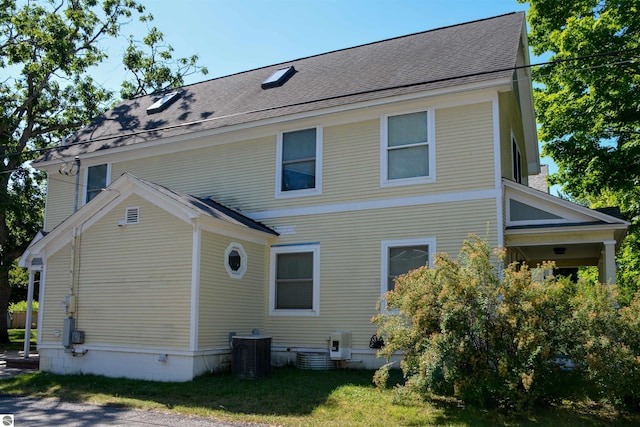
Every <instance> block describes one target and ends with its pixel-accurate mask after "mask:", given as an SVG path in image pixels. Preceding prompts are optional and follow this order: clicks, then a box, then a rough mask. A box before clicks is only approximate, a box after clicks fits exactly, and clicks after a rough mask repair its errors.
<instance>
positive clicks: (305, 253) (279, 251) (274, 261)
mask: <svg viewBox="0 0 640 427" xmlns="http://www.w3.org/2000/svg"><path fill="white" fill-rule="evenodd" d="M319 269H320V247H319V246H318V245H315V244H314V245H300V246H283V247H273V248H271V280H270V301H269V305H270V312H271V314H274V315H318V312H319V307H318V305H319V300H320V298H319V291H320V289H319Z"/></svg>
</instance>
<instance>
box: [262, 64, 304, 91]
mask: <svg viewBox="0 0 640 427" xmlns="http://www.w3.org/2000/svg"><path fill="white" fill-rule="evenodd" d="M295 72H296V69H295V68H293V66H290V67H287V68H280V69H279V70H276V71H275V72H274V73H273V74H271V75H270V76H269V78H268V79H267V80H265V81H263V82H262V84H261V85H260V86H261V87H262V89H269V88H272V87H278V86H282V85H283V84H285V83H286V81H287V80H289V78H291V76H293V74H294V73H295Z"/></svg>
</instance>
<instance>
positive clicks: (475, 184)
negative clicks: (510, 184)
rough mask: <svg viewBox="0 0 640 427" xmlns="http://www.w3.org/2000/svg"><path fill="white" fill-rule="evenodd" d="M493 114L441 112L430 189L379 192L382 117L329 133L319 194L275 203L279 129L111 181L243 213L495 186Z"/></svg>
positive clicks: (117, 171)
mask: <svg viewBox="0 0 640 427" xmlns="http://www.w3.org/2000/svg"><path fill="white" fill-rule="evenodd" d="M412 107H413V108H415V106H413V105H412ZM407 108H408V107H407ZM425 108H426V107H425ZM399 111H400V112H402V111H403V110H399ZM492 114H493V110H492V104H491V103H490V102H483V103H478V104H472V105H465V106H460V107H451V108H444V109H437V110H435V121H436V125H435V126H436V140H435V144H436V162H437V165H436V171H437V172H436V180H437V181H436V182H435V183H431V184H419V185H408V186H396V187H391V188H381V187H380V119H379V118H376V119H373V120H371V119H370V120H364V121H355V122H353V123H348V124H343V125H335V126H325V127H324V128H323V157H322V164H323V171H322V194H321V195H319V196H311V197H294V198H285V199H276V198H275V173H276V138H277V132H274V133H273V134H272V135H270V136H265V137H263V138H254V139H250V140H246V141H240V142H234V143H229V144H221V145H214V146H209V147H206V148H200V149H197V150H185V151H181V152H179V153H173V154H167V155H163V156H157V157H153V158H144V159H138V160H132V161H127V162H122V163H117V164H114V165H113V166H112V176H113V177H114V179H116V178H117V177H118V176H120V175H121V174H122V173H124V172H130V173H132V174H134V175H136V176H138V177H140V178H144V179H147V180H149V181H152V182H156V183H158V184H161V185H165V186H167V187H169V188H172V189H174V190H177V191H181V192H185V193H188V194H191V195H195V196H198V197H204V196H212V197H213V198H214V199H215V200H217V201H219V202H221V203H223V204H226V205H227V206H230V207H233V208H235V209H238V210H240V211H260V210H270V209H283V208H288V207H299V206H317V205H323V204H332V203H344V202H357V201H366V200H373V199H385V198H392V197H404V196H412V195H417V194H420V195H422V194H439V193H444V192H452V191H453V192H455V191H465V190H473V189H478V188H492V187H493V186H494V174H493V170H494V163H495V162H494V146H493V116H492ZM315 125H321V123H315ZM211 141H212V143H213V142H214V141H215V140H214V139H212V140H211ZM355 189H357V190H355Z"/></svg>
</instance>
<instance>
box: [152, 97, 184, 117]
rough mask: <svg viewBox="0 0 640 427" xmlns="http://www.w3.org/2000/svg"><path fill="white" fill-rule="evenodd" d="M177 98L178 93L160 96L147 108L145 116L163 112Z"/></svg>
mask: <svg viewBox="0 0 640 427" xmlns="http://www.w3.org/2000/svg"><path fill="white" fill-rule="evenodd" d="M179 97H180V94H179V93H178V92H169V93H165V94H164V95H162V98H160V99H158V100H157V101H156V102H154V103H153V104H152V105H151V106H150V107H148V108H147V114H153V113H157V112H159V111H162V110H164V109H165V108H167V107H168V106H169V105H171V104H172V103H173V102H174V101H175V100H176V99H178V98H179Z"/></svg>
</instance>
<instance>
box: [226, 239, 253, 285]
mask: <svg viewBox="0 0 640 427" xmlns="http://www.w3.org/2000/svg"><path fill="white" fill-rule="evenodd" d="M233 251H237V252H238V253H239V254H240V268H239V269H238V271H233V270H232V269H231V267H230V266H229V255H230V254H231V252H233ZM247 262H248V259H247V252H246V251H245V250H244V248H243V247H242V245H241V244H240V243H236V242H231V243H229V246H227V249H225V251H224V268H225V270H227V273H228V274H229V277H231V278H232V279H242V276H244V273H246V272H247Z"/></svg>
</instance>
